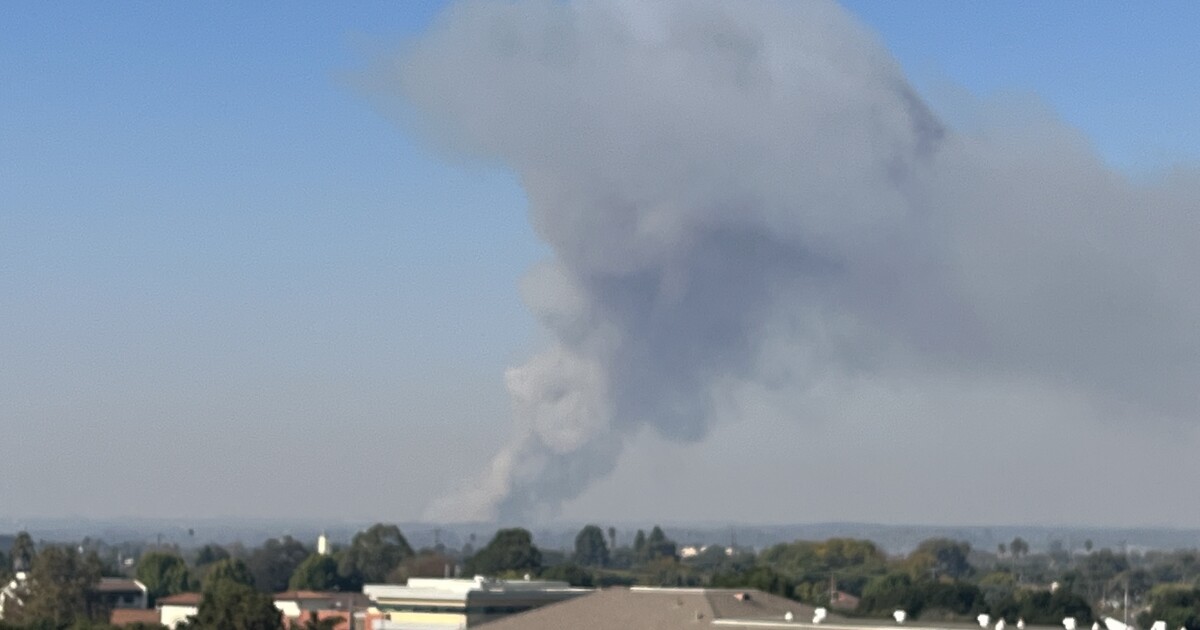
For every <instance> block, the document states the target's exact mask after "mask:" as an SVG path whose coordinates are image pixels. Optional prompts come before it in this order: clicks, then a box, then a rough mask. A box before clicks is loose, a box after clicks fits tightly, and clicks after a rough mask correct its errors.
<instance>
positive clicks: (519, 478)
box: [381, 0, 1200, 520]
mask: <svg viewBox="0 0 1200 630" xmlns="http://www.w3.org/2000/svg"><path fill="white" fill-rule="evenodd" d="M381 85H382V86H384V87H382V88H381V89H382V90H384V91H385V97H387V96H396V97H398V98H400V99H403V101H404V102H405V103H407V104H409V105H411V106H414V107H415V108H416V110H417V111H418V112H421V115H422V118H421V120H422V123H423V129H425V130H426V131H428V132H430V133H431V134H433V135H434V136H435V137H436V139H437V140H438V141H439V142H442V143H444V144H446V145H447V146H449V147H450V148H451V150H455V151H461V152H466V153H468V154H470V155H474V156H479V157H482V158H485V159H488V160H496V161H499V162H501V163H503V164H504V165H505V166H506V167H508V168H510V169H512V170H513V171H514V172H515V173H517V174H518V175H519V177H520V180H521V183H522V185H523V186H524V189H525V191H526V192H527V194H528V198H529V203H530V216H531V220H532V222H533V225H534V227H535V229H536V231H537V234H538V235H539V236H540V237H541V238H542V239H544V240H545V242H547V243H548V244H549V245H550V246H551V247H552V248H553V252H554V255H553V259H552V260H550V261H549V262H546V263H545V264H543V265H542V266H540V267H539V268H537V269H534V270H533V271H532V272H531V273H530V274H529V276H528V278H527V279H526V283H525V290H526V299H527V301H528V303H529V306H530V308H532V309H533V311H534V312H535V313H536V315H537V317H538V318H539V320H540V321H541V323H542V324H543V325H544V326H545V327H546V328H547V329H548V330H549V331H550V332H551V333H552V334H553V338H554V343H553V345H552V346H551V347H549V348H547V349H546V350H545V351H544V352H542V353H540V354H538V355H537V356H534V357H533V358H532V359H530V360H529V361H528V362H527V363H525V364H524V365H521V366H519V367H515V368H512V369H511V370H509V372H508V374H507V375H506V379H507V385H508V388H509V391H510V392H511V395H512V401H513V408H514V414H515V420H516V429H515V432H514V435H513V437H512V440H511V442H510V443H509V444H508V445H507V446H506V447H505V448H503V449H502V450H501V451H500V453H499V454H498V455H497V456H496V458H495V460H494V461H493V462H492V464H491V466H490V468H489V469H488V470H487V471H485V473H484V475H483V478H482V479H481V480H476V481H473V482H472V483H471V484H470V485H468V486H467V488H468V489H466V490H464V491H462V492H460V493H459V494H457V495H455V496H453V497H451V498H450V499H448V500H446V501H443V502H439V503H438V504H436V505H434V506H432V507H431V509H430V510H429V512H428V513H427V516H428V517H430V518H435V519H493V518H500V519H504V520H508V519H515V518H521V517H527V516H529V515H531V514H532V515H546V514H552V513H553V512H554V510H555V509H556V508H557V507H558V506H559V505H560V504H561V503H562V502H563V501H565V500H567V499H570V498H572V497H574V496H576V495H578V494H579V493H580V492H581V491H582V490H583V489H584V488H586V487H587V486H588V484H589V483H590V482H592V481H594V480H596V479H598V478H600V477H602V476H604V475H606V474H607V473H609V472H610V471H611V470H612V468H613V466H614V462H615V461H616V458H617V456H618V454H619V453H620V451H621V449H622V446H623V444H624V442H625V441H627V440H628V439H629V438H630V437H631V436H632V435H634V434H635V433H637V432H639V431H641V430H644V429H645V428H647V427H649V428H651V429H653V430H655V431H657V432H658V433H660V434H661V435H663V436H666V437H668V438H671V439H676V440H689V441H690V440H699V439H701V438H703V437H704V436H705V434H706V432H707V431H708V430H709V428H710V426H711V425H712V424H713V423H714V422H716V421H718V420H719V419H720V418H719V416H720V415H721V414H720V413H718V412H717V411H716V410H718V409H725V410H726V411H725V412H726V413H732V414H737V413H738V409H736V405H735V406H734V408H732V409H731V408H730V403H729V401H730V400H731V398H730V396H729V394H730V392H731V391H732V389H733V388H735V387H737V386H738V385H739V384H745V383H754V384H756V385H760V386H765V387H781V386H787V387H792V388H797V389H798V390H800V391H803V388H804V386H805V383H807V382H810V381H811V379H813V378H814V376H821V375H827V374H848V375H854V374H870V375H872V376H873V377H875V378H888V376H889V375H897V376H902V375H908V374H914V373H920V374H924V375H932V376H935V377H936V376H937V375H940V374H945V375H954V376H956V377H962V376H964V375H965V376H967V377H969V378H975V379H989V378H996V379H1031V380H1035V381H1038V382H1046V383H1052V384H1053V385H1054V387H1058V388H1064V389H1069V390H1071V391H1073V392H1078V393H1079V394H1080V395H1082V396H1084V397H1086V398H1088V399H1089V400H1092V401H1094V402H1095V403H1097V408H1104V409H1108V410H1115V411H1113V413H1121V414H1130V415H1139V416H1147V417H1150V416H1153V417H1162V418H1180V417H1186V416H1190V415H1194V414H1195V412H1196V411H1197V407H1198V405H1197V396H1196V394H1195V393H1194V385H1195V383H1196V382H1197V380H1196V377H1197V376H1198V375H1200V374H1198V373H1200V370H1198V369H1197V367H1198V366H1197V356H1198V355H1197V349H1198V343H1197V342H1198V341H1200V340H1198V337H1197V331H1198V330H1200V328H1198V327H1197V326H1196V325H1195V324H1196V316H1197V315H1198V314H1200V303H1198V299H1197V297H1196V296H1197V295H1200V293H1197V292H1194V291H1192V290H1191V288H1192V287H1193V286H1200V282H1197V280H1200V274H1198V273H1197V270H1198V269H1200V266H1198V264H1197V263H1198V260H1197V251H1200V250H1198V248H1197V247H1196V246H1197V244H1198V243H1197V240H1198V239H1197V234H1200V231H1198V230H1197V228H1198V227H1200V225H1198V215H1200V213H1198V212H1197V204H1196V200H1197V199H1200V190H1198V186H1197V183H1196V182H1197V179H1198V178H1197V177H1195V173H1179V174H1177V175H1176V176H1173V177H1168V178H1165V179H1164V180H1163V181H1162V182H1160V183H1157V184H1155V185H1153V186H1135V185H1132V184H1130V183H1129V182H1127V181H1126V180H1124V179H1123V178H1122V177H1121V176H1120V175H1118V174H1117V173H1115V172H1113V171H1112V170H1110V169H1109V168H1107V167H1106V166H1105V165H1104V164H1103V163H1102V162H1101V161H1100V160H1099V159H1098V158H1097V157H1096V156H1095V155H1094V154H1093V152H1092V151H1091V150H1090V149H1089V147H1088V146H1087V144H1086V142H1085V141H1083V140H1082V139H1081V138H1080V137H1078V136H1077V135H1076V134H1075V133H1074V132H1072V131H1071V130H1070V129H1068V128H1066V127H1065V126H1063V125H1062V124H1061V123H1058V122H1056V121H1054V120H1053V119H1051V118H1049V117H1047V116H1044V115H1042V116H1021V115H1014V116H1010V117H1007V119H1006V118H1005V117H1004V116H993V117H992V120H991V121H990V122H989V123H988V124H985V125H982V126H981V128H979V129H975V130H972V131H970V132H964V131H956V130H952V129H947V128H945V127H944V126H943V124H942V123H940V122H939V120H938V119H937V117H936V116H935V115H934V114H932V113H931V112H930V111H929V109H928V108H927V107H926V106H925V105H924V104H923V102H922V100H921V98H920V97H919V96H918V95H916V94H915V93H914V91H913V89H912V88H911V87H909V85H908V84H907V82H906V80H905V78H904V76H903V74H902V72H901V70H900V69H899V68H898V66H897V65H896V63H895V62H894V61H893V60H892V59H891V58H890V56H889V55H888V53H887V52H886V51H885V50H884V49H883V48H881V46H880V45H879V44H878V43H877V42H876V41H875V39H874V38H873V36H872V35H871V34H870V33H868V32H866V31H865V30H864V29H862V28H861V27H860V26H858V25H857V24H856V23H855V22H854V21H853V19H852V18H851V17H850V16H849V15H848V14H846V13H845V12H844V11H843V10H842V9H841V8H840V7H838V6H836V5H834V4H828V3H823V2H796V3H786V4H777V3H764V2H755V3H751V2H738V3H718V2H695V1H688V2H678V3H646V2H641V1H640V0H638V1H629V2H610V1H604V2H595V3H579V2H557V1H549V0H547V1H539V2H517V3H499V2H497V3H479V4H467V5H458V6H453V7H451V8H450V9H449V10H448V11H447V13H446V15H444V16H443V19H442V21H441V22H440V24H439V26H438V27H436V28H435V29H433V30H432V31H431V32H429V33H428V34H427V35H425V36H423V37H422V38H421V39H420V40H418V41H415V42H412V44H411V45H410V47H409V48H407V49H406V50H405V52H404V53H403V54H401V55H400V56H399V58H398V59H395V60H392V62H391V63H389V65H388V66H387V67H386V69H385V70H384V71H383V75H382V81H381ZM782 348H787V349H788V350H787V351H786V352H782V351H781V349H782Z"/></svg>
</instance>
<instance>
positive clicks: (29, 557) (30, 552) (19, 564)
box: [8, 531, 37, 571]
mask: <svg viewBox="0 0 1200 630" xmlns="http://www.w3.org/2000/svg"><path fill="white" fill-rule="evenodd" d="M8 555H9V556H11V557H12V562H13V571H28V570H30V569H31V568H33V559H34V558H36V557H37V548H36V547H35V546H34V544H33V538H32V537H31V536H30V535H29V532H26V531H21V532H17V537H16V538H15V539H13V544H12V550H11V551H9V554H8Z"/></svg>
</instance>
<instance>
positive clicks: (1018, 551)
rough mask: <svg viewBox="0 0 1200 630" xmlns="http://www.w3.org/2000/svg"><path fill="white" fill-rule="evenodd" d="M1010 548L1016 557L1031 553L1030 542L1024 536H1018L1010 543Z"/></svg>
mask: <svg viewBox="0 0 1200 630" xmlns="http://www.w3.org/2000/svg"><path fill="white" fill-rule="evenodd" d="M1008 550H1009V551H1011V552H1012V555H1013V557H1014V558H1021V557H1023V556H1026V555H1029V543H1027V542H1025V539H1024V538H1021V537H1020V536H1017V537H1016V538H1013V539H1012V542H1010V543H1008Z"/></svg>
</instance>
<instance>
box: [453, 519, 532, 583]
mask: <svg viewBox="0 0 1200 630" xmlns="http://www.w3.org/2000/svg"><path fill="white" fill-rule="evenodd" d="M467 566H468V568H469V569H470V570H471V571H472V572H473V573H477V574H481V575H498V574H501V573H504V572H506V571H514V572H522V571H531V572H536V571H537V570H538V569H540V568H541V566H542V552H541V550H539V549H538V548H537V547H535V546H534V545H533V535H532V534H530V533H529V530H526V529H521V528H512V529H502V530H500V531H498V532H496V535H495V536H494V537H493V538H492V540H491V542H489V543H488V544H487V546H486V547H484V548H483V549H480V550H479V553H477V554H475V555H474V557H472V558H471V560H470V561H469V562H468V565H467Z"/></svg>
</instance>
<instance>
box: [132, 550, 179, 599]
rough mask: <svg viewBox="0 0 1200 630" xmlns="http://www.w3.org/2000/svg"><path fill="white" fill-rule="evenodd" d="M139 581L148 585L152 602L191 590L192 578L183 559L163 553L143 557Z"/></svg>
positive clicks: (139, 570) (139, 567)
mask: <svg viewBox="0 0 1200 630" xmlns="http://www.w3.org/2000/svg"><path fill="white" fill-rule="evenodd" d="M136 575H137V579H138V580H139V581H141V583H142V584H145V585H146V591H147V594H148V595H149V596H150V599H151V602H153V601H154V600H157V599H158V598H159V597H165V596H167V595H174V594H175V593H182V592H184V591H188V590H191V589H192V587H193V584H192V576H191V574H190V573H189V572H188V568H187V563H186V562H184V561H183V558H180V557H179V556H177V555H175V554H173V553H164V552H161V551H152V552H150V553H147V554H146V555H144V556H142V559H141V560H139V561H138V565H137V573H136Z"/></svg>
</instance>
